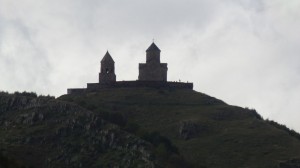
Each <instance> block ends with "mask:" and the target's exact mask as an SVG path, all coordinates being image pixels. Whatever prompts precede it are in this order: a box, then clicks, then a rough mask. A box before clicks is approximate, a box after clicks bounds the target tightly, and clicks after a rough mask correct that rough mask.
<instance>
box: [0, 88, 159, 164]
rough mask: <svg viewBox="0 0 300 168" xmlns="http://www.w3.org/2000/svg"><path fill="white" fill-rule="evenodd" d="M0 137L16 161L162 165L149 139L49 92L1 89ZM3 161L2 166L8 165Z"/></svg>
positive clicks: (1, 144)
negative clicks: (34, 93)
mask: <svg viewBox="0 0 300 168" xmlns="http://www.w3.org/2000/svg"><path fill="white" fill-rule="evenodd" d="M0 137H1V139H0V150H1V153H2V155H4V156H5V157H7V158H11V159H13V160H14V161H12V163H11V164H12V165H20V166H25V167H37V168H41V167H49V168H50V167H56V168H57V167H157V162H156V160H155V159H154V157H153V152H152V150H153V147H152V144H150V143H149V142H146V141H144V140H142V139H140V138H138V137H136V136H134V135H131V134H129V133H127V132H125V131H122V130H120V128H119V127H118V126H116V125H114V124H110V123H108V122H106V121H104V120H102V119H101V118H99V116H97V115H96V114H93V113H92V112H91V111H88V110H86V109H84V108H82V107H80V106H78V105H76V104H73V103H67V102H63V101H59V100H55V99H51V98H49V97H30V96H16V95H12V94H6V93H1V95H0ZM0 161H1V159H0ZM4 161H5V160H4V159H2V163H0V167H8V165H9V162H8V161H7V160H6V162H4ZM7 162H8V163H7ZM1 164H2V165H1Z"/></svg>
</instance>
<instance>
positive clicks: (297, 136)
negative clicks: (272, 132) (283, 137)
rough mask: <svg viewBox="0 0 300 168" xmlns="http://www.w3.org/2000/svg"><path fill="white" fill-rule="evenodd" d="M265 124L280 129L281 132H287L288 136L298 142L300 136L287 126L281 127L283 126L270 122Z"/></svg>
mask: <svg viewBox="0 0 300 168" xmlns="http://www.w3.org/2000/svg"><path fill="white" fill-rule="evenodd" d="M266 122H267V123H269V124H271V125H273V126H274V127H276V128H278V129H280V130H283V131H285V132H287V133H288V134H289V135H290V136H293V137H295V138H297V139H298V140H300V134H299V133H298V132H296V131H295V130H293V129H289V128H288V127H287V126H285V125H283V124H279V123H277V122H275V121H272V120H268V119H267V120H266Z"/></svg>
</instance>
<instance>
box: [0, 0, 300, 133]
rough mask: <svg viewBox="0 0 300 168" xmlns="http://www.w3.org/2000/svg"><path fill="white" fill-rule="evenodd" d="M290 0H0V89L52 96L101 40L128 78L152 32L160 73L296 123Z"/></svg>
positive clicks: (97, 56) (298, 24) (85, 74)
mask: <svg viewBox="0 0 300 168" xmlns="http://www.w3.org/2000/svg"><path fill="white" fill-rule="evenodd" d="M299 30H300V1H299V0H151V1H144V0H118V1H117V0H0V90H4V91H9V92H14V91H24V90H26V91H35V92H37V93H39V94H51V95H55V96H59V95H62V94H65V93H66V90H67V88H72V87H86V83H88V82H89V83H92V82H97V81H98V72H99V69H100V60H101V58H102V57H103V56H104V54H105V52H106V50H109V52H110V53H111V55H112V57H113V58H114V60H115V62H116V74H117V80H136V79H137V77H138V63H140V62H145V50H146V49H147V48H148V46H149V45H150V44H151V42H152V39H153V38H154V39H155V43H156V44H157V45H158V47H159V48H160V49H161V50H162V52H161V60H162V62H166V63H168V67H169V71H168V80H171V81H175V80H177V81H178V80H179V79H180V80H181V81H192V82H194V89H195V90H196V91H199V92H203V93H206V94H209V95H211V96H214V97H217V98H219V99H222V100H224V101H225V102H227V103H229V104H232V105H238V106H241V107H249V108H254V109H256V110H257V111H258V112H259V113H260V114H261V115H262V116H263V117H264V118H269V119H272V120H275V121H278V122H279V123H282V124H285V125H287V126H289V127H290V128H293V129H296V130H297V131H300V122H299V119H300V110H299V103H300V76H299V74H300V33H299Z"/></svg>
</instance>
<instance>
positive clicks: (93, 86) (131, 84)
mask: <svg viewBox="0 0 300 168" xmlns="http://www.w3.org/2000/svg"><path fill="white" fill-rule="evenodd" d="M138 87H150V88H169V89H193V83H183V82H164V81H118V82H114V83H110V84H99V83H88V84H87V88H86V89H79V88H78V89H77V88H75V89H68V94H81V93H84V92H96V91H99V90H101V89H106V88H138Z"/></svg>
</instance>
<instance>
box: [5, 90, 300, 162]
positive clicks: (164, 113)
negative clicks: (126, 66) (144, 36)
mask: <svg viewBox="0 0 300 168" xmlns="http://www.w3.org/2000/svg"><path fill="white" fill-rule="evenodd" d="M0 137H1V140H0V152H1V155H0V167H9V166H10V167H16V166H20V167H22V166H24V167H38V168H39V167H203V168H204V167H207V168H227V167H228V168H233V167H247V168H260V167H261V168H269V167H270V168H276V167H278V168H293V167H299V165H300V164H299V158H300V136H299V134H298V133H296V132H294V131H292V130H289V129H288V128H286V127H285V126H282V125H280V124H277V123H276V122H272V121H267V120H264V119H262V118H261V117H260V115H259V114H258V113H257V112H256V111H255V110H251V109H245V108H241V107H236V106H231V105H228V104H226V103H225V102H223V101H221V100H218V99H216V98H213V97H210V96H208V95H205V94H202V93H199V92H196V91H192V90H187V89H154V88H114V89H103V90H101V91H99V92H93V93H85V94H78V95H63V96H61V97H59V98H58V99H54V98H52V97H48V96H39V97H38V96H36V95H31V94H8V93H1V94H0Z"/></svg>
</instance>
